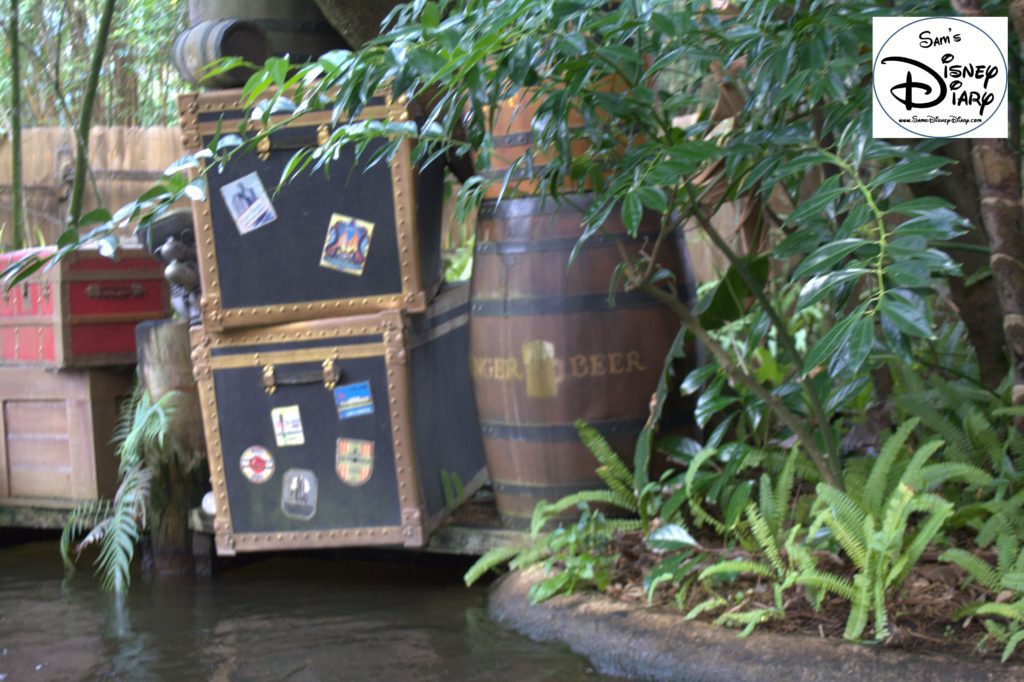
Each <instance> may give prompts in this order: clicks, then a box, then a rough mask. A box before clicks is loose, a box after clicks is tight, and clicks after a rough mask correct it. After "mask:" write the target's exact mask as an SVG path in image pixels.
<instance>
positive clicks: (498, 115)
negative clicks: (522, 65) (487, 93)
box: [480, 78, 626, 199]
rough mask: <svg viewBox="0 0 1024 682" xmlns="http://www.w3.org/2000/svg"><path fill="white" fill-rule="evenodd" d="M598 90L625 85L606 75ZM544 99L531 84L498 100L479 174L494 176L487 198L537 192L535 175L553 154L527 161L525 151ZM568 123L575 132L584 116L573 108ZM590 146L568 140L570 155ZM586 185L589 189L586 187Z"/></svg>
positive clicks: (581, 140) (620, 89)
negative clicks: (485, 164)
mask: <svg viewBox="0 0 1024 682" xmlns="http://www.w3.org/2000/svg"><path fill="white" fill-rule="evenodd" d="M596 89H597V90H598V91H600V92H624V91H625V90H626V86H625V84H624V83H623V81H622V80H621V79H619V78H609V79H606V80H605V81H604V82H603V83H602V84H601V85H599V86H597V88H596ZM542 102H543V99H541V98H538V97H537V91H536V90H534V89H531V88H524V89H522V90H519V91H518V92H517V93H516V94H514V95H512V96H511V97H509V98H508V99H506V100H504V101H503V102H501V104H500V105H499V106H498V107H497V110H496V111H495V112H494V121H493V124H492V125H491V134H492V137H493V141H492V147H493V150H492V151H491V159H490V167H489V168H487V169H485V170H482V171H480V175H482V176H484V177H486V178H489V179H492V180H495V181H496V182H494V183H493V184H491V185H490V186H489V187H488V188H487V190H486V191H485V193H484V196H485V197H487V198H488V199H497V198H499V197H500V196H506V197H517V196H531V195H536V194H540V189H541V187H540V183H539V181H538V180H536V179H534V178H536V176H538V175H540V174H541V173H542V172H543V170H544V169H545V166H546V165H547V164H548V163H550V162H551V160H552V158H553V157H554V154H552V153H550V152H547V153H533V154H532V155H531V156H529V157H528V158H529V161H530V162H529V164H527V162H526V157H525V156H524V155H526V154H527V153H528V152H531V147H532V145H533V132H532V126H533V118H534V116H535V115H536V114H537V111H538V109H539V108H540V106H541V103H542ZM567 123H568V125H569V127H570V128H571V129H572V130H573V131H574V132H575V131H578V130H580V129H582V128H583V125H584V119H583V116H582V114H580V113H579V112H577V111H572V112H570V114H569V120H568V121H567ZM589 148H590V141H589V140H587V139H585V138H580V137H577V138H576V139H573V140H572V142H571V143H570V149H571V151H572V155H573V156H579V155H582V154H583V153H585V152H586V151H587V149H589ZM520 159H522V160H521V161H519V165H518V166H517V167H516V169H515V170H514V171H513V172H512V175H511V176H510V179H509V182H508V185H507V187H505V192H504V194H503V195H502V185H503V184H504V178H505V175H506V173H507V172H508V169H509V167H510V166H511V165H512V164H513V163H515V162H516V161H517V160H520ZM562 189H563V191H572V190H573V188H571V187H570V186H569V183H568V182H566V183H564V185H563V187H562ZM586 189H592V188H591V187H589V186H588V187H586Z"/></svg>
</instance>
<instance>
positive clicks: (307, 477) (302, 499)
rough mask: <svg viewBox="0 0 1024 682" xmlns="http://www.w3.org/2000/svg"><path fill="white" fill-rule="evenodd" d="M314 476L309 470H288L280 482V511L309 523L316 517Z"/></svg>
mask: <svg viewBox="0 0 1024 682" xmlns="http://www.w3.org/2000/svg"><path fill="white" fill-rule="evenodd" d="M316 487H317V486H316V474H314V473H313V472H312V471H310V470H309V469H289V470H288V471H286V472H284V480H283V481H282V482H281V511H283V512H284V515H285V516H287V517H289V518H293V519H301V520H303V521H309V520H310V519H311V518H313V517H314V516H315V515H316V493H317V490H316Z"/></svg>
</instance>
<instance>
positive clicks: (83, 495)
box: [0, 367, 133, 507]
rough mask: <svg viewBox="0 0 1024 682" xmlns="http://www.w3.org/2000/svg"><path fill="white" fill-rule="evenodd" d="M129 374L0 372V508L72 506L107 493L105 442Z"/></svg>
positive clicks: (113, 465) (109, 465) (111, 478)
mask: <svg viewBox="0 0 1024 682" xmlns="http://www.w3.org/2000/svg"><path fill="white" fill-rule="evenodd" d="M132 381H133V373H132V371H131V370H119V369H110V370H100V369H81V370H68V371H64V372H53V371H48V370H45V369H38V368H27V367H26V368H22V367H0V505H10V504H21V505H34V506H40V507H71V506H73V505H74V504H75V503H76V502H79V501H83V500H94V499H98V498H101V497H107V496H110V495H112V494H113V492H114V489H115V487H116V483H117V460H116V458H115V457H114V448H113V445H112V444H111V442H110V441H111V438H112V436H113V434H114V427H115V424H116V422H117V413H118V408H119V406H120V403H121V401H122V400H123V399H124V398H126V397H127V396H128V395H129V394H130V392H131V388H132Z"/></svg>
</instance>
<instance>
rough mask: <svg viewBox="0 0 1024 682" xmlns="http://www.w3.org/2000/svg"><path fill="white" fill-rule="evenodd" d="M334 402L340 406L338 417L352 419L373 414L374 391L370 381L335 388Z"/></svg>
mask: <svg viewBox="0 0 1024 682" xmlns="http://www.w3.org/2000/svg"><path fill="white" fill-rule="evenodd" d="M334 404H335V405H336V406H337V407H338V419H351V418H352V417H362V416H363V415H367V414H373V393H372V392H371V391H370V382H369V381H360V382H359V383H358V384H345V385H344V386H338V387H336V388H335V389H334Z"/></svg>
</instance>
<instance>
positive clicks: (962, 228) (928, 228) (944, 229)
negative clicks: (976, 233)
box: [894, 207, 970, 241]
mask: <svg viewBox="0 0 1024 682" xmlns="http://www.w3.org/2000/svg"><path fill="white" fill-rule="evenodd" d="M897 208H899V207H897ZM969 228H970V222H969V221H968V220H966V219H965V218H963V217H961V216H960V215H959V214H958V213H957V212H956V211H952V210H950V209H948V208H944V207H943V208H932V209H920V210H917V211H915V212H914V217H912V218H910V219H909V220H905V221H904V222H902V223H900V225H899V227H897V228H896V230H895V231H894V234H895V235H897V236H899V237H909V236H921V237H925V238H926V239H928V240H931V241H940V240H948V239H953V238H955V237H958V236H959V235H961V234H963V233H964V232H966V231H967V230H968V229H969Z"/></svg>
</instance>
